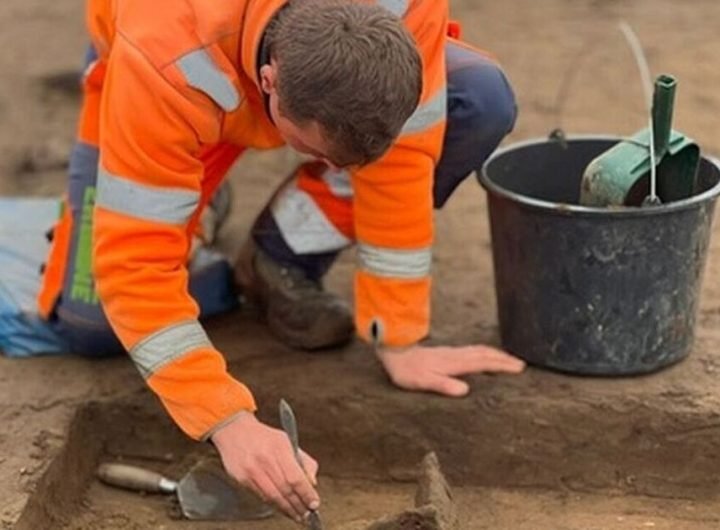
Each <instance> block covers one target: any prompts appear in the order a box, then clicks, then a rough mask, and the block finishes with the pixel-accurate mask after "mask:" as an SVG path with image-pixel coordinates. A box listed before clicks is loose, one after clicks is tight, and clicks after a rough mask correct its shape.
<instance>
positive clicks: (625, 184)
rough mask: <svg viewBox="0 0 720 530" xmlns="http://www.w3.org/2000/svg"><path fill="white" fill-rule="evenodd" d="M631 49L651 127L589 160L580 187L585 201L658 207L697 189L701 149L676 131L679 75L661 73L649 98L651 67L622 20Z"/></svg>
mask: <svg viewBox="0 0 720 530" xmlns="http://www.w3.org/2000/svg"><path fill="white" fill-rule="evenodd" d="M620 29H621V30H622V32H623V34H624V35H625V38H626V39H627V41H628V43H629V44H630V47H631V48H632V50H633V55H634V56H635V59H636V62H637V64H638V68H639V70H640V76H641V78H642V84H643V91H644V93H645V100H646V105H647V107H648V113H649V126H648V128H646V129H643V130H641V131H639V132H637V133H636V134H634V135H633V136H632V137H630V138H625V139H622V140H621V141H620V142H619V143H618V144H617V145H615V146H613V147H612V148H610V149H609V150H607V151H605V152H604V153H602V154H600V155H599V156H598V157H597V158H595V159H594V160H593V161H592V162H590V164H588V166H587V168H586V169H585V172H584V174H583V178H582V183H581V188H580V204H582V205H584V206H657V205H659V204H661V203H662V202H672V201H678V200H681V199H685V198H688V197H690V196H692V195H693V194H694V193H695V187H696V179H697V170H698V167H699V164H700V148H699V146H698V145H697V144H696V143H695V142H694V141H693V140H691V139H690V138H688V137H687V136H685V135H683V134H682V133H680V132H678V131H674V130H672V118H673V110H674V100H675V91H676V88H677V80H676V79H675V78H674V77H672V76H670V75H660V76H659V77H658V78H657V79H656V81H655V86H654V93H653V95H652V97H651V95H650V93H651V81H650V71H649V68H648V64H647V60H646V59H645V56H644V54H643V51H642V48H641V46H640V42H639V40H638V38H637V36H636V35H635V33H634V32H633V31H632V29H631V28H630V26H629V25H627V24H626V23H622V24H621V25H620Z"/></svg>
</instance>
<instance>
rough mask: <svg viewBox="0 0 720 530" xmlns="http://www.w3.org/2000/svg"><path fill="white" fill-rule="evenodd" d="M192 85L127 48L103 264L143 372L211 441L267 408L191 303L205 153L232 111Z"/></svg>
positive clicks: (102, 205)
mask: <svg viewBox="0 0 720 530" xmlns="http://www.w3.org/2000/svg"><path fill="white" fill-rule="evenodd" d="M182 79H183V78H182V73H181V71H180V70H179V69H178V68H176V67H175V66H174V65H169V66H167V69H166V70H163V71H159V70H158V69H157V68H155V66H154V65H153V64H151V63H150V62H149V61H148V60H147V58H146V57H145V56H144V55H143V54H142V53H141V52H140V51H139V50H138V49H137V48H136V47H134V46H133V45H132V44H131V43H129V42H127V41H125V40H123V38H122V37H120V36H118V38H117V39H116V41H115V44H114V46H113V52H112V54H111V56H110V60H109V64H108V71H107V76H106V78H105V84H104V89H103V101H102V104H101V111H100V123H101V125H100V126H101V144H100V147H101V149H100V151H101V160H100V165H99V168H98V185H97V198H96V205H95V213H94V223H93V225H94V227H93V231H94V232H93V238H94V239H93V241H94V248H93V265H94V273H95V280H96V286H97V291H98V294H99V296H100V299H101V300H102V302H103V306H104V309H105V312H106V314H107V317H108V319H109V321H110V323H111V325H112V327H113V329H114V330H115V332H116V334H117V336H118V337H119V338H120V340H121V342H122V343H123V345H124V346H125V347H126V348H127V350H128V352H129V354H130V356H131V358H132V360H133V361H134V363H135V364H136V366H137V368H138V370H139V371H140V372H141V374H142V375H143V376H144V377H145V379H146V380H147V383H148V385H149V386H150V388H151V389H152V390H153V391H154V392H155V393H156V394H157V395H158V396H159V398H160V399H161V401H162V403H163V405H164V406H165V408H166V409H167V410H168V412H169V413H170V415H171V416H172V417H173V419H174V420H175V422H176V423H177V424H178V425H179V426H180V428H182V429H183V430H184V431H185V432H186V433H187V434H188V435H190V436H191V437H193V438H196V439H204V438H207V437H208V436H209V435H210V434H212V432H214V430H215V429H216V428H217V427H218V426H219V425H222V424H223V423H224V422H226V421H228V420H229V419H230V418H232V417H233V416H234V415H235V414H236V413H238V412H239V411H241V410H254V409H255V404H254V401H253V397H252V395H251V393H250V391H249V390H248V389H247V388H246V387H245V386H244V385H242V384H241V383H239V382H238V381H236V380H234V379H233V378H232V377H231V376H230V374H229V373H228V372H227V370H226V365H225V361H224V359H223V357H222V356H221V354H220V353H219V352H218V351H217V350H216V349H215V348H214V347H213V345H212V343H211V342H210V340H209V339H208V337H207V335H206V333H205V331H204V330H203V328H202V326H201V325H200V323H199V322H198V314H199V311H198V307H197V305H196V303H195V302H194V300H193V299H192V298H191V297H190V295H189V294H188V288H187V285H188V271H187V269H186V260H187V257H188V252H189V248H190V239H191V238H190V237H189V233H190V230H191V229H192V226H193V224H194V223H195V220H196V217H197V215H198V210H199V205H200V203H201V195H202V191H201V182H202V178H203V166H202V164H201V162H199V161H198V159H197V153H198V150H199V149H200V146H201V144H202V143H206V142H208V143H209V142H212V141H217V138H216V136H217V135H218V131H219V123H220V110H219V109H218V108H217V107H216V106H215V105H214V104H213V102H212V100H210V99H209V98H207V97H206V96H205V95H204V94H202V93H200V92H198V91H195V90H193V89H191V88H188V87H186V86H184V85H183V83H182Z"/></svg>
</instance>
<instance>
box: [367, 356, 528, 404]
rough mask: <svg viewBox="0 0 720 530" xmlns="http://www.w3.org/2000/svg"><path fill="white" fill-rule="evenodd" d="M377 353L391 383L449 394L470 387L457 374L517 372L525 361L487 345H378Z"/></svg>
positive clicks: (405, 387)
mask: <svg viewBox="0 0 720 530" xmlns="http://www.w3.org/2000/svg"><path fill="white" fill-rule="evenodd" d="M377 356H378V358H379V359H380V362H382V364H383V366H384V367H385V370H386V371H387V373H388V375H389V376H390V379H391V380H392V382H393V383H395V385H397V386H399V387H400V388H404V389H406V390H417V391H429V392H436V393H438V394H444V395H446V396H452V397H462V396H465V395H467V393H468V392H469V391H470V387H469V386H468V384H467V383H466V382H465V381H462V380H460V379H458V376H462V375H467V374H473V373H479V372H504V373H509V374H518V373H520V372H522V371H523V370H524V369H525V363H524V362H523V361H521V360H520V359H518V358H517V357H513V356H512V355H509V354H507V353H505V352H503V351H500V350H497V349H495V348H491V347H489V346H482V345H478V346H462V347H452V346H437V347H425V346H419V345H416V346H410V347H407V348H380V349H378V351H377Z"/></svg>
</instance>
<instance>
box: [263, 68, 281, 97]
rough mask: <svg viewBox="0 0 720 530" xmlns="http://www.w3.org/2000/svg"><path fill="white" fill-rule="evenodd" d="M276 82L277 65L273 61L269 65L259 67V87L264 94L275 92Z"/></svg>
mask: <svg viewBox="0 0 720 530" xmlns="http://www.w3.org/2000/svg"><path fill="white" fill-rule="evenodd" d="M276 82H277V65H275V63H274V61H272V62H271V63H270V64H264V65H263V66H261V67H260V87H261V88H262V90H263V92H265V93H266V94H272V93H273V92H275V83H276Z"/></svg>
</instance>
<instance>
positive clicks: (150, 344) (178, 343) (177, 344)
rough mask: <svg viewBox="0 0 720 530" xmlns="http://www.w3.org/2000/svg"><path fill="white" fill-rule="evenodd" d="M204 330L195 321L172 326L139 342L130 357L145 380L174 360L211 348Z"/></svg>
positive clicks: (131, 351)
mask: <svg viewBox="0 0 720 530" xmlns="http://www.w3.org/2000/svg"><path fill="white" fill-rule="evenodd" d="M212 347H213V345H212V343H211V342H210V339H209V338H208V336H207V334H206V333H205V330H204V329H203V328H202V326H201V325H200V323H199V322H198V321H197V320H188V321H185V322H181V323H179V324H173V325H171V326H168V327H166V328H163V329H161V330H160V331H158V332H156V333H153V334H152V335H150V336H149V337H147V338H145V339H144V340H142V341H141V342H139V343H138V344H137V345H136V346H135V347H134V348H133V349H132V350H130V357H131V358H132V360H133V361H134V362H135V366H137V369H138V370H139V371H140V373H141V374H142V375H143V377H144V378H145V379H147V378H148V377H150V376H151V375H153V374H154V373H155V372H157V371H158V370H159V369H160V368H162V367H163V366H165V365H166V364H168V363H171V362H172V361H174V360H175V359H178V358H180V357H182V356H183V355H186V354H188V353H190V352H192V351H194V350H197V349H199V348H212Z"/></svg>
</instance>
